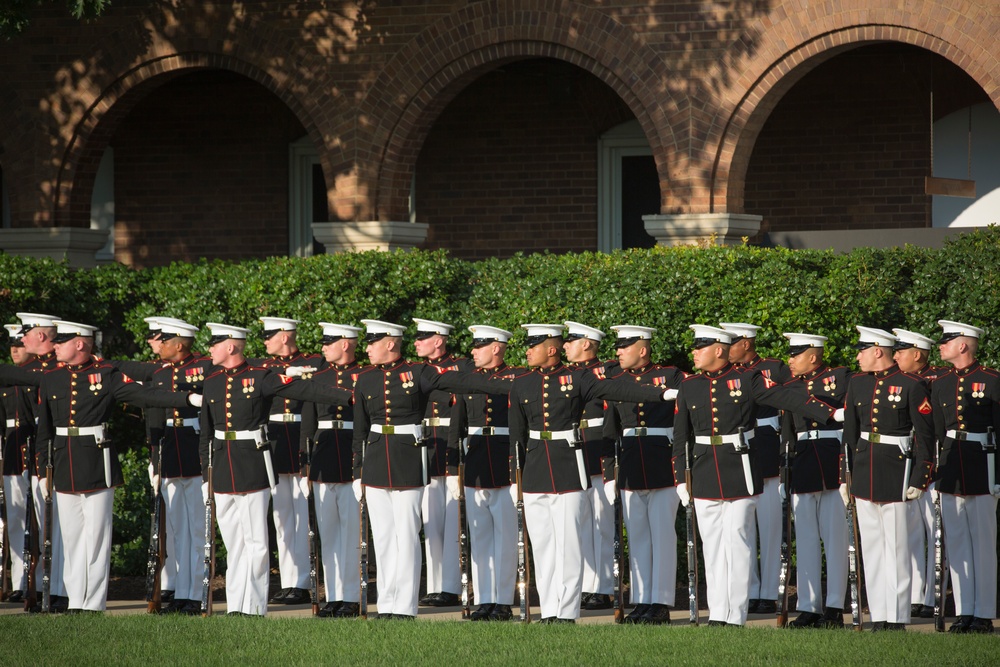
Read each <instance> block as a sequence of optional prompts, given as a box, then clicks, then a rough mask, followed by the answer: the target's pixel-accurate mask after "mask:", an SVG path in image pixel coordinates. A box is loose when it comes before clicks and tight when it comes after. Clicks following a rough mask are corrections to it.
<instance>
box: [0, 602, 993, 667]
mask: <svg viewBox="0 0 1000 667" xmlns="http://www.w3.org/2000/svg"><path fill="white" fill-rule="evenodd" d="M0 638H2V642H3V647H4V650H3V651H2V653H0V656H2V657H0V663H2V664H12V665H13V664H17V665H23V664H39V665H48V664H70V665H74V666H76V665H108V664H114V665H117V664H143V665H160V664H187V665H213V664H245V665H247V664H248V665H261V664H274V665H297V664H311V665H317V664H353V665H375V664H390V665H398V664H404V663H405V664H406V665H408V666H409V665H417V664H428V665H436V666H438V667H454V666H457V665H493V664H496V665H505V666H507V667H513V666H523V667H529V666H530V667H534V666H536V665H588V666H593V667H598V666H604V665H678V664H693V665H726V666H727V667H743V666H745V665H755V664H795V665H875V664H885V665H907V666H908V665H920V666H927V665H933V666H934V667H939V666H940V665H995V664H998V662H1000V637H993V636H955V635H948V634H937V635H935V634H926V633H917V632H909V633H880V634H871V633H867V632H866V633H863V634H858V633H854V632H851V631H849V630H843V631H825V630H808V631H790V630H782V631H779V630H777V629H774V628H708V627H704V626H702V627H698V628H694V627H689V626H674V627H656V628H652V627H633V626H615V625H579V626H540V625H537V624H533V625H529V626H522V625H519V624H516V623H481V624H480V623H476V624H473V623H468V622H466V623H461V622H446V621H443V622H426V621H417V622H403V621H367V622H365V621H360V620H357V621H355V620H351V621H330V620H324V619H256V618H227V617H225V616H216V617H213V618H210V619H202V618H189V617H180V618H165V617H155V616H145V615H134V616H49V617H37V616H4V617H0Z"/></svg>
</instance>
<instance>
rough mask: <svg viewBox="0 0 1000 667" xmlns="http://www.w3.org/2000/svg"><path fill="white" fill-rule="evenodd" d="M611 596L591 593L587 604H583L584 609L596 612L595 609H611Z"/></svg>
mask: <svg viewBox="0 0 1000 667" xmlns="http://www.w3.org/2000/svg"><path fill="white" fill-rule="evenodd" d="M612 606H613V605H612V603H611V596H610V595H608V594H607V593H591V594H590V597H589V598H588V599H587V602H585V603H584V604H583V608H584V609H589V610H592V611H593V610H596V609H611V607H612Z"/></svg>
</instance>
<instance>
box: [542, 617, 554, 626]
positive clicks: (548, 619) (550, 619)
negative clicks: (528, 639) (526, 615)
mask: <svg viewBox="0 0 1000 667" xmlns="http://www.w3.org/2000/svg"><path fill="white" fill-rule="evenodd" d="M555 622H556V617H555V616H544V617H542V619H541V620H540V621H538V624H539V625H552V624H553V623H555Z"/></svg>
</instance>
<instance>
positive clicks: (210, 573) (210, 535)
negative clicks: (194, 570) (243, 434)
mask: <svg viewBox="0 0 1000 667" xmlns="http://www.w3.org/2000/svg"><path fill="white" fill-rule="evenodd" d="M214 449H215V442H214V441H209V443H208V468H207V470H206V473H207V474H206V482H207V491H206V493H205V568H204V572H203V573H202V578H201V615H202V617H208V616H211V615H212V579H214V578H215V487H214V485H213V481H212V463H213V461H212V458H213V450H214Z"/></svg>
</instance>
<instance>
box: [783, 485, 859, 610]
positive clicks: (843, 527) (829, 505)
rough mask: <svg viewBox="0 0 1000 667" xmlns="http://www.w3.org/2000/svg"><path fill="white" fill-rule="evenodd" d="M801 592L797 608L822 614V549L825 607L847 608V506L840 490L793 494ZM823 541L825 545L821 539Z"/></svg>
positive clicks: (798, 578) (798, 577)
mask: <svg viewBox="0 0 1000 667" xmlns="http://www.w3.org/2000/svg"><path fill="white" fill-rule="evenodd" d="M792 512H793V513H794V516H795V550H796V554H795V557H796V562H797V563H798V574H797V579H796V586H797V587H798V592H799V602H798V606H797V607H796V608H797V609H798V611H809V612H812V613H814V614H822V613H823V588H822V585H823V551H824V550H825V551H826V606H827V607H828V608H831V609H840V610H841V611H843V609H844V600H845V597H846V594H847V509H846V508H845V507H844V499H843V498H841V497H840V491H838V490H837V489H833V490H829V491H816V492H814V493H795V494H792ZM821 541H822V547H821V546H820V542H821Z"/></svg>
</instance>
